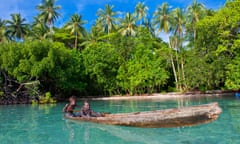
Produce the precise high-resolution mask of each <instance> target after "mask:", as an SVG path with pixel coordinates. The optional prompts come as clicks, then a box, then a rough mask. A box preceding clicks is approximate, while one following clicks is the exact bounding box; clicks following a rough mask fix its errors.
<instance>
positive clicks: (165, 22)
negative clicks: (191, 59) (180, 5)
mask: <svg viewBox="0 0 240 144" xmlns="http://www.w3.org/2000/svg"><path fill="white" fill-rule="evenodd" d="M170 15H171V13H170V8H169V5H168V3H163V4H162V5H161V6H158V7H157V10H156V11H155V12H154V14H153V16H154V17H153V25H154V26H155V27H156V28H157V31H158V32H161V31H164V32H165V33H166V35H167V37H168V45H169V48H173V47H172V45H171V40H170V37H169V33H170V30H171V27H172V25H171V21H172V19H171V16H170ZM170 58H171V64H172V69H173V74H174V78H175V82H176V88H177V89H178V77H177V72H176V68H175V64H174V61H173V55H172V54H171V53H170Z"/></svg>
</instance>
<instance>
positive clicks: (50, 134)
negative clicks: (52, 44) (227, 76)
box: [0, 97, 240, 144]
mask: <svg viewBox="0 0 240 144" xmlns="http://www.w3.org/2000/svg"><path fill="white" fill-rule="evenodd" d="M215 101H217V102H219V105H220V107H221V108H222V110H223V112H222V114H221V115H220V117H219V118H218V119H217V120H216V121H214V122H211V123H208V124H201V125H197V126H190V127H178V128H134V127H124V126H111V125H102V124H95V123H88V122H76V121H71V120H67V119H65V118H64V117H63V115H62V113H61V111H62V107H63V106H64V104H65V103H59V104H53V105H9V106H0V143H1V144H46V143H49V144H126V143H128V144H173V143H179V144H239V143H240V99H236V98H234V97H202V98H199V97H195V98H184V99H175V100H165V101H162V100H156V99H153V100H144V101H143V100H131V101H91V106H92V109H94V110H95V111H100V112H111V113H125V112H138V111H147V110H157V109H167V108H176V107H182V106H191V105H199V104H206V103H209V102H215ZM81 103H82V102H81V101H79V104H81Z"/></svg>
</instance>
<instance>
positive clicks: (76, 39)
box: [74, 34, 78, 49]
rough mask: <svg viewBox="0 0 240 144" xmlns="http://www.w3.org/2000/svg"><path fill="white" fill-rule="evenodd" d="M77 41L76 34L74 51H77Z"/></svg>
mask: <svg viewBox="0 0 240 144" xmlns="http://www.w3.org/2000/svg"><path fill="white" fill-rule="evenodd" d="M77 40H78V35H77V34H76V36H75V44H74V47H75V49H77Z"/></svg>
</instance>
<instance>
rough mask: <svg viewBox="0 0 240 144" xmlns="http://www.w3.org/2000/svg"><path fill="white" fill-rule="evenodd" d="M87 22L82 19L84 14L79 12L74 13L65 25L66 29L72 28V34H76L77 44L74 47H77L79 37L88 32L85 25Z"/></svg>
mask: <svg viewBox="0 0 240 144" xmlns="http://www.w3.org/2000/svg"><path fill="white" fill-rule="evenodd" d="M85 23H87V22H86V21H83V20H82V16H81V15H78V14H74V15H72V16H71V18H70V20H69V22H68V23H67V24H66V25H65V29H67V30H70V34H73V35H74V36H75V44H74V47H75V48H76V49H77V43H78V41H77V40H78V37H79V36H81V37H83V36H84V35H85V33H86V31H85V29H84V27H83V25H84V24H85Z"/></svg>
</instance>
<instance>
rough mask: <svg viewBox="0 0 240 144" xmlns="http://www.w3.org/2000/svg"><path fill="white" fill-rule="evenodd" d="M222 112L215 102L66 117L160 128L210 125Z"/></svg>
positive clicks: (109, 123)
mask: <svg viewBox="0 0 240 144" xmlns="http://www.w3.org/2000/svg"><path fill="white" fill-rule="evenodd" d="M221 112H222V110H221V108H220V107H219V105H218V103H217V102H215V103H209V104H203V105H197V106H189V107H182V108H172V109H165V110H154V111H145V112H133V113H120V114H105V115H104V116H102V117H89V118H83V117H66V116H65V117H66V118H67V119H71V120H76V121H88V122H94V123H101V124H108V125H120V126H131V127H147V128H160V127H181V126H192V125H197V124H203V123H208V122H211V121H214V120H216V119H217V118H218V116H219V115H220V113H221Z"/></svg>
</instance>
